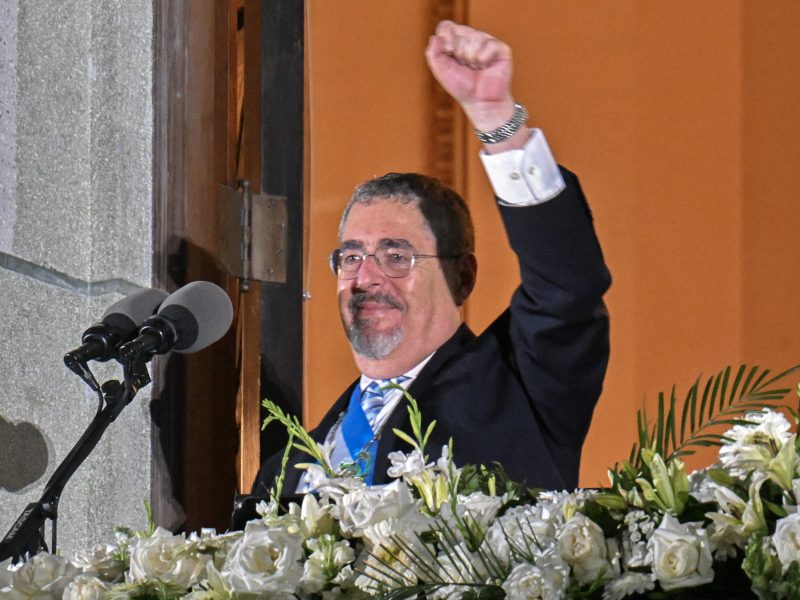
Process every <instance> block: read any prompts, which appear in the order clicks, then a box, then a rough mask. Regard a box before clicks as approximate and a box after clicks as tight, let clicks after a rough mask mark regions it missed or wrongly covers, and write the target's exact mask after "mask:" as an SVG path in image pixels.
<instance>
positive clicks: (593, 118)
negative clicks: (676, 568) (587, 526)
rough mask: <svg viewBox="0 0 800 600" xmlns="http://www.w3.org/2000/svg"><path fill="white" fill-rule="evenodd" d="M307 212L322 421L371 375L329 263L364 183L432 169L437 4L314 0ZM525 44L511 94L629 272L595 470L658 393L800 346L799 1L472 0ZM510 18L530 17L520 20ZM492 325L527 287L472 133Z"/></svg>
mask: <svg viewBox="0 0 800 600" xmlns="http://www.w3.org/2000/svg"><path fill="white" fill-rule="evenodd" d="M307 6H308V51H309V68H310V71H309V74H310V76H309V108H310V148H309V160H310V177H311V179H310V195H311V202H310V206H311V223H310V231H311V234H310V247H309V262H308V275H307V277H308V281H307V285H308V288H309V289H310V290H311V293H312V299H311V300H310V301H309V303H308V304H307V324H306V325H307V327H306V331H308V336H307V352H308V356H307V366H306V373H305V376H306V382H307V390H308V397H307V408H308V410H307V420H308V422H309V424H313V423H316V421H317V420H318V419H319V417H320V416H321V415H322V414H323V413H324V411H325V408H326V407H327V406H328V405H329V403H330V402H332V400H333V399H334V398H335V397H336V396H337V395H338V393H339V392H340V391H341V389H342V388H343V387H344V386H345V385H346V384H347V383H348V382H349V381H351V380H352V379H353V377H354V376H355V375H356V372H355V370H354V368H353V366H352V361H351V359H350V352H349V348H348V346H347V343H346V341H345V338H344V335H343V334H342V332H341V326H340V324H339V319H338V314H337V311H336V303H335V282H334V280H333V277H332V276H331V275H329V274H328V273H326V272H325V270H326V268H327V267H326V266H325V258H326V256H327V252H328V250H329V249H330V248H332V247H333V245H334V244H335V240H336V236H335V232H336V223H337V220H338V216H339V213H340V211H341V208H342V206H343V204H344V202H345V201H346V198H347V197H348V195H349V192H350V191H351V190H352V188H353V186H354V185H355V184H356V183H357V182H359V181H361V180H363V179H365V178H368V177H370V176H372V175H376V174H381V173H383V172H385V171H388V170H421V171H425V166H426V165H425V160H426V149H425V148H426V147H425V143H424V141H425V139H426V138H425V131H424V124H425V122H426V119H425V114H426V113H425V111H426V110H427V109H428V105H427V103H426V89H427V88H426V86H427V81H428V80H427V77H428V74H427V70H426V67H425V64H424V60H423V56H422V51H423V48H424V46H425V43H426V40H427V36H428V34H429V31H428V29H429V23H428V19H429V17H428V11H429V6H430V2H425V1H422V0H418V1H414V2H403V3H376V2H370V1H365V0H361V1H352V0H348V1H347V2H345V1H342V0H339V1H333V2H332V1H330V0H312V1H311V2H309V3H308V5H307ZM468 14H469V22H470V23H471V24H473V25H474V26H476V27H479V28H485V29H487V30H489V31H490V32H492V33H493V34H494V35H496V36H497V37H500V38H502V39H505V40H506V41H508V42H509V43H510V44H511V45H512V47H513V48H514V52H515V59H516V75H515V94H516V96H517V97H518V98H519V99H520V100H521V101H522V102H524V103H525V104H526V105H527V106H528V108H529V111H530V113H531V115H532V117H531V121H530V122H531V123H532V124H534V125H536V126H539V127H541V128H542V129H543V130H544V131H545V133H546V134H547V136H548V139H549V141H550V144H551V147H552V148H553V150H554V153H555V154H556V157H557V159H558V160H559V162H561V163H562V164H563V165H565V166H567V167H568V168H570V169H572V170H574V171H575V172H577V173H578V174H579V176H580V177H581V181H582V183H583V186H584V190H585V191H586V193H587V196H588V198H589V201H590V203H591V205H592V207H593V211H594V215H595V221H596V226H597V230H598V234H599V236H600V239H601V242H602V244H603V247H604V250H605V253H606V258H607V262H608V264H609V265H610V267H611V269H612V274H613V275H614V285H613V287H612V290H611V291H610V292H609V294H608V296H607V303H608V305H609V310H610V313H611V318H612V333H611V335H612V359H611V364H610V367H609V372H608V377H607V380H606V386H605V392H604V394H603V397H602V398H601V401H600V404H599V405H598V408H597V411H596V413H595V419H594V422H593V424H592V429H591V431H590V434H589V439H588V441H587V446H586V451H585V453H584V463H583V468H582V474H581V484H582V485H585V486H593V485H598V484H603V483H605V481H606V480H605V469H606V467H608V466H610V465H612V464H613V463H614V462H615V461H617V460H619V459H621V458H624V457H626V456H627V453H628V450H629V448H630V444H631V443H632V441H633V439H634V432H635V421H634V412H635V410H636V408H638V407H639V406H640V405H641V402H642V400H643V398H645V397H646V398H647V399H648V400H650V401H652V400H654V399H655V396H656V393H657V392H658V391H660V390H664V389H668V388H669V386H671V385H672V384H673V383H677V384H678V386H679V390H685V389H686V386H687V385H688V384H689V383H690V382H691V381H693V380H694V378H695V377H696V376H697V375H698V374H699V373H700V372H704V373H706V374H708V373H711V372H712V371H715V370H717V369H719V368H721V367H722V366H724V365H726V364H729V363H738V362H739V361H742V360H751V361H760V362H761V364H764V365H769V366H774V367H777V368H781V367H784V366H788V365H790V364H794V362H800V360H798V359H800V352H798V351H797V344H796V343H793V342H795V340H798V339H800V324H798V322H797V320H796V319H795V307H796V304H797V300H798V298H800V293H798V292H800V289H799V288H800V277H798V273H797V270H798V269H797V265H798V264H800V260H799V259H800V250H799V249H798V245H797V244H796V243H795V242H794V238H793V236H792V233H794V232H797V231H800V210H798V209H797V208H796V206H795V205H796V201H795V200H794V196H795V195H796V194H797V191H796V190H797V189H798V187H800V185H798V184H800V181H798V179H800V173H799V172H798V165H800V142H798V140H800V111H798V100H797V98H799V97H800V89H798V87H799V84H798V81H797V77H796V74H797V73H798V72H800V49H798V48H797V46H796V44H793V43H792V42H791V39H792V37H791V31H792V30H793V29H796V27H797V25H798V24H800V4H797V3H795V2H790V1H785V2H771V3H763V4H761V3H759V4H758V5H757V6H754V5H753V4H749V3H747V2H746V1H744V0H742V1H739V2H733V1H728V0H717V1H707V2H703V3H693V2H688V1H685V2H676V3H643V2H638V1H634V0H628V1H621V0H620V1H617V2H613V3H611V2H607V3H589V2H584V1H564V0H551V1H544V0H539V1H537V2H530V1H526V0H502V1H501V0H494V1H493V2H477V1H474V2H470V3H468ZM510 15H513V17H511V16H510ZM469 140H470V141H469V148H468V151H467V156H468V157H469V159H468V168H467V175H466V180H465V182H464V186H463V189H462V190H461V191H462V192H464V193H465V196H466V198H467V200H468V201H469V202H470V205H471V207H472V210H473V215H474V218H475V221H476V224H477V228H478V232H477V233H478V242H477V243H478V258H479V262H480V265H481V268H480V276H479V282H478V287H477V289H476V292H475V294H474V295H473V297H472V299H471V300H470V302H469V304H468V307H467V318H468V322H469V323H470V325H471V326H472V327H473V328H474V329H476V330H480V329H482V328H483V327H484V326H485V325H486V324H488V323H489V322H490V321H491V320H492V318H494V316H496V315H497V314H498V313H499V312H500V310H502V308H504V306H505V305H506V303H507V299H508V297H509V296H510V294H511V291H512V289H513V288H514V287H515V286H516V283H517V277H518V274H517V267H516V264H515V262H514V260H513V257H512V256H511V254H510V252H509V251H508V250H507V249H505V247H503V245H498V244H496V243H494V240H496V239H497V238H498V236H501V235H502V233H501V232H500V224H499V218H498V217H497V214H496V209H495V207H494V206H493V204H492V202H491V200H490V198H491V195H490V188H489V186H488V184H487V183H486V181H485V177H484V175H483V173H482V171H481V168H480V164H479V162H478V160H477V156H476V152H477V148H478V145H477V143H476V142H475V141H474V140H472V139H471V138H469Z"/></svg>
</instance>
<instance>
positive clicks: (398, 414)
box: [351, 324, 475, 483]
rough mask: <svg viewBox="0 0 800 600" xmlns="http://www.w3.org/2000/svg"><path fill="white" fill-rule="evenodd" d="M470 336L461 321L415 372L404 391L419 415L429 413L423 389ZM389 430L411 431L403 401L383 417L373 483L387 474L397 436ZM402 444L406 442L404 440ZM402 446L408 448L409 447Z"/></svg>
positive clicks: (455, 354) (457, 352)
mask: <svg viewBox="0 0 800 600" xmlns="http://www.w3.org/2000/svg"><path fill="white" fill-rule="evenodd" d="M474 339H475V334H474V333H472V331H471V330H470V329H469V327H467V326H466V325H465V324H462V325H461V327H459V328H458V329H457V330H456V332H455V333H454V334H453V336H452V337H451V338H450V339H449V340H447V341H446V342H445V343H444V344H442V346H441V347H440V348H439V349H438V350H437V351H436V353H435V354H434V355H433V357H432V358H431V359H430V360H429V361H428V364H426V365H425V366H424V367H423V368H422V370H421V371H420V372H419V375H417V377H416V378H415V379H414V381H413V382H412V383H411V385H410V386H409V387H408V393H409V394H410V395H411V396H412V397H413V398H414V399H415V400H416V401H417V404H418V406H419V409H420V411H421V412H422V414H423V417H424V416H425V415H431V414H433V407H432V405H431V404H430V403H429V402H430V399H429V398H426V396H425V394H424V392H425V390H426V389H428V386H429V385H430V383H431V381H432V379H433V378H434V377H435V376H436V374H437V373H439V372H440V371H441V370H442V368H444V367H445V366H447V365H448V364H449V363H450V361H451V360H453V358H455V357H456V356H458V355H459V354H460V353H461V350H462V349H463V348H464V346H466V345H467V344H468V343H470V342H471V341H472V340H474ZM351 389H352V388H351ZM426 409H428V410H426ZM393 429H401V430H403V431H406V432H410V430H411V428H410V427H409V419H408V409H407V405H406V402H401V403H400V404H399V405H398V406H397V407H396V408H395V409H394V411H393V412H392V414H391V415H389V418H388V419H387V420H386V424H385V425H384V426H383V431H382V435H381V439H380V441H379V442H378V454H377V458H376V459H375V477H374V482H375V483H388V482H389V477H388V475H387V474H386V470H387V469H388V468H389V465H390V461H389V456H388V454H389V452H392V451H393V450H395V444H396V440H397V436H395V435H394V433H393V431H392V430H393ZM404 445H406V444H405V443H404ZM404 449H407V450H410V448H404Z"/></svg>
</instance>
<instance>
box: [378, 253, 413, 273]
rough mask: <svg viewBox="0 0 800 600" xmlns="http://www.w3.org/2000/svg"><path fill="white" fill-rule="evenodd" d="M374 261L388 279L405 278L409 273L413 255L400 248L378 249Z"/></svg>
mask: <svg viewBox="0 0 800 600" xmlns="http://www.w3.org/2000/svg"><path fill="white" fill-rule="evenodd" d="M375 260H377V261H378V264H379V265H380V267H381V270H382V271H383V272H384V273H386V274H387V275H388V276H389V277H405V276H406V275H408V273H409V271H411V265H412V264H413V263H414V255H413V254H412V253H411V252H409V251H408V250H404V249H402V248H379V249H378V250H376V251H375Z"/></svg>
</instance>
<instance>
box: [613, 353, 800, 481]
mask: <svg viewBox="0 0 800 600" xmlns="http://www.w3.org/2000/svg"><path fill="white" fill-rule="evenodd" d="M798 371H800V365H796V366H793V367H790V368H788V369H785V370H783V371H781V372H780V373H778V374H777V375H771V371H770V370H769V369H761V368H760V367H758V366H752V367H750V366H747V365H740V366H739V367H738V368H737V369H736V370H735V372H734V369H733V368H732V367H730V366H727V367H725V368H723V369H722V370H720V371H719V372H718V373H716V374H714V375H711V376H709V377H707V378H705V381H703V380H704V378H703V377H702V376H699V377H697V379H695V381H694V383H693V384H692V385H691V386H690V388H689V391H688V393H687V394H686V397H685V399H684V400H683V403H682V406H678V401H677V392H676V388H675V386H673V387H672V389H671V392H670V396H669V402H667V401H666V399H665V394H664V393H663V392H661V393H659V394H658V405H657V409H658V410H657V414H656V419H655V421H654V422H652V423H651V422H650V420H649V419H648V415H647V405H646V404H644V405H643V406H642V408H641V409H639V410H638V411H637V412H636V427H637V432H638V436H637V437H638V440H637V443H635V444H634V445H633V447H632V448H631V453H630V459H629V462H630V463H631V464H632V465H633V467H634V468H635V469H636V470H638V471H640V472H639V473H637V475H636V476H635V477H641V476H643V475H645V473H644V472H641V471H642V469H644V468H645V464H644V462H643V455H642V450H644V449H648V450H649V451H653V452H657V453H659V454H661V455H662V456H663V458H664V461H665V463H667V464H669V463H670V462H672V461H673V460H675V459H676V458H678V457H681V456H688V455H690V454H692V453H693V452H694V450H693V448H696V447H708V446H719V445H721V444H722V443H723V442H724V437H723V435H722V434H721V433H717V432H716V431H713V430H712V428H715V427H723V426H724V427H732V426H735V425H741V424H743V423H745V422H746V421H745V420H744V419H743V418H742V417H743V416H744V415H745V414H746V413H748V412H752V411H760V410H762V409H764V408H768V409H772V410H777V409H782V408H791V407H789V406H787V405H786V403H785V402H786V396H787V395H788V394H789V393H790V392H791V391H792V388H789V387H781V386H779V385H776V384H777V383H778V382H779V381H781V380H782V379H784V378H785V377H788V376H789V375H791V374H794V373H796V372H798ZM701 386H702V393H701V392H700V389H701ZM698 400H699V401H698ZM667 404H668V406H667ZM678 410H680V411H681V418H680V428H678V426H677V411H678ZM618 483H621V480H620V481H619V482H618Z"/></svg>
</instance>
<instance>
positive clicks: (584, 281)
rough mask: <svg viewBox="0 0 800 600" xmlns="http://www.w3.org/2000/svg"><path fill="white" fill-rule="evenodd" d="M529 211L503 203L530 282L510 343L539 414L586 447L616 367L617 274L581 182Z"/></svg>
mask: <svg viewBox="0 0 800 600" xmlns="http://www.w3.org/2000/svg"><path fill="white" fill-rule="evenodd" d="M561 172H562V175H563V177H564V181H565V183H566V187H565V189H564V190H563V191H562V192H561V193H560V194H559V195H558V196H556V197H555V198H553V199H552V200H550V201H548V202H544V203H542V204H538V205H535V206H529V207H507V206H503V205H500V212H501V215H502V218H503V221H504V223H505V227H506V231H507V233H508V237H509V241H510V244H511V247H512V249H513V250H514V252H515V253H516V254H517V256H518V258H519V264H520V274H521V278H522V284H521V285H520V287H519V288H518V289H517V290H516V291H515V293H514V296H513V298H512V301H511V308H510V319H509V332H508V335H509V339H510V341H511V353H512V356H513V360H514V361H515V364H516V369H517V371H518V373H519V376H520V379H521V381H522V384H523V386H524V387H525V390H526V392H527V395H528V398H529V400H530V402H531V406H532V408H533V410H534V411H535V412H536V414H537V416H538V418H539V420H540V422H541V423H542V424H543V426H544V428H545V430H546V432H547V434H548V435H549V437H550V439H551V440H552V442H553V443H555V444H556V445H562V446H565V447H571V448H575V447H580V446H581V445H582V443H583V440H584V438H585V437H586V433H587V431H588V429H589V424H590V422H591V417H592V411H593V409H594V406H595V404H596V403H597V400H598V398H599V396H600V392H601V390H602V384H603V378H604V376H605V372H606V366H607V364H608V354H609V340H608V312H607V311H606V307H605V304H604V303H603V294H604V293H605V291H606V290H607V289H608V287H609V285H610V284H611V277H610V274H609V272H608V269H607V268H606V265H605V262H604V260H603V254H602V251H601V249H600V245H599V242H598V240H597V236H596V235H595V231H594V225H593V222H592V216H591V213H590V211H589V207H588V205H587V203H586V200H585V198H584V196H583V192H582V191H581V188H580V185H579V183H578V179H577V177H575V175H574V174H572V173H570V172H569V171H567V170H566V169H562V170H561Z"/></svg>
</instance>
